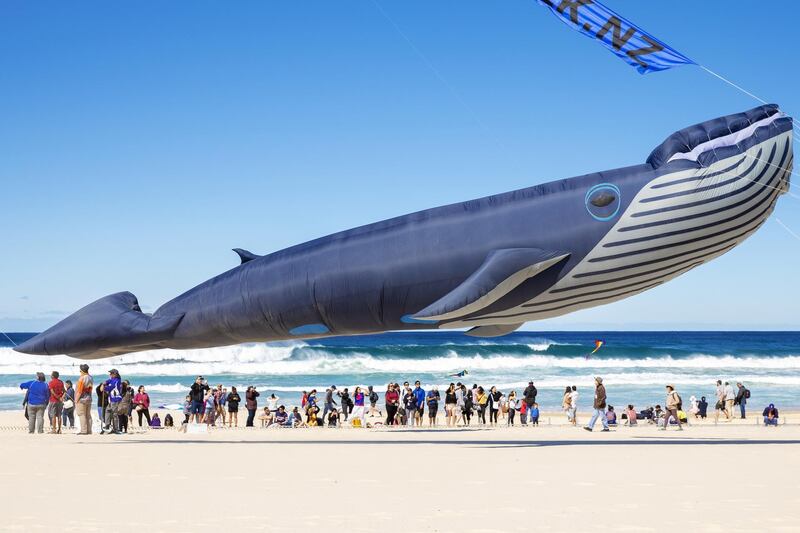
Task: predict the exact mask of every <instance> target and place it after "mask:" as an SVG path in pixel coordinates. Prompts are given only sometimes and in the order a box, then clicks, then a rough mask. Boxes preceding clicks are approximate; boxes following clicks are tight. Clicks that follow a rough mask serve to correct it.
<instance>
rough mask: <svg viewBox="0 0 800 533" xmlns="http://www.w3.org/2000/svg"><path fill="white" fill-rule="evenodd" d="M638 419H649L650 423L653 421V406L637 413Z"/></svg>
mask: <svg viewBox="0 0 800 533" xmlns="http://www.w3.org/2000/svg"><path fill="white" fill-rule="evenodd" d="M636 420H647V421H648V423H650V424H652V423H653V407H652V406H650V407H648V408H647V409H642V410H641V411H639V413H638V414H637V415H636Z"/></svg>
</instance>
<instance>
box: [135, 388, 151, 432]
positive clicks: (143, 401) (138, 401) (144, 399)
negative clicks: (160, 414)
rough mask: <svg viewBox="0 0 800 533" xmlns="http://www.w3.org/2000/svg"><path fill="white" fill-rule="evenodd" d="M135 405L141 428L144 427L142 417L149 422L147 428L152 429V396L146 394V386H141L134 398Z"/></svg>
mask: <svg viewBox="0 0 800 533" xmlns="http://www.w3.org/2000/svg"><path fill="white" fill-rule="evenodd" d="M133 405H135V406H136V413H137V416H138V417H139V427H142V416H144V418H145V420H147V427H150V396H149V395H148V394H147V392H145V390H144V385H139V389H138V390H137V392H136V395H135V396H134V397H133Z"/></svg>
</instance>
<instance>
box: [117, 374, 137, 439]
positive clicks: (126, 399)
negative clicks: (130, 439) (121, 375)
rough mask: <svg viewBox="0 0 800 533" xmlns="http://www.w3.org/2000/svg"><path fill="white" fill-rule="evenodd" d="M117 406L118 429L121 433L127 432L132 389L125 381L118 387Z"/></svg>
mask: <svg viewBox="0 0 800 533" xmlns="http://www.w3.org/2000/svg"><path fill="white" fill-rule="evenodd" d="M120 391H121V392H120V395H121V398H120V400H119V404H118V405H117V416H118V417H119V429H120V432H122V433H127V432H128V422H129V421H130V416H129V413H130V412H131V408H132V407H133V387H131V384H130V382H129V381H128V380H127V379H126V380H125V381H123V382H122V385H121V386H120Z"/></svg>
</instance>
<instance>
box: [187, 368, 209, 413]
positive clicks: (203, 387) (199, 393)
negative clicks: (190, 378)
mask: <svg viewBox="0 0 800 533" xmlns="http://www.w3.org/2000/svg"><path fill="white" fill-rule="evenodd" d="M208 389H209V387H208V383H206V380H205V379H203V376H197V379H195V380H194V383H192V388H191V392H190V393H189V395H190V396H191V397H192V411H191V414H192V415H194V417H195V422H196V423H198V424H200V423H201V422H202V421H203V411H204V410H205V409H204V406H205V395H206V391H207V390H208Z"/></svg>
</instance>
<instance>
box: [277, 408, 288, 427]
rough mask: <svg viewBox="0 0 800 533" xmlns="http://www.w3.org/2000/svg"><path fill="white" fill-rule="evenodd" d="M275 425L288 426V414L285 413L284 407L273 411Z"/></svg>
mask: <svg viewBox="0 0 800 533" xmlns="http://www.w3.org/2000/svg"><path fill="white" fill-rule="evenodd" d="M275 424H276V425H277V426H279V427H283V426H289V413H287V412H286V407H284V406H283V405H281V406H280V407H278V410H277V411H275Z"/></svg>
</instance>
